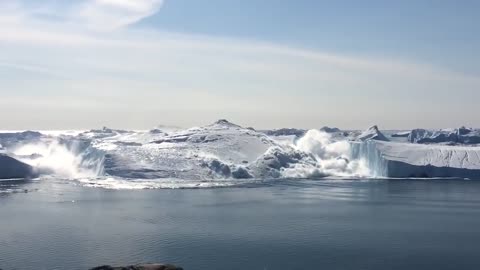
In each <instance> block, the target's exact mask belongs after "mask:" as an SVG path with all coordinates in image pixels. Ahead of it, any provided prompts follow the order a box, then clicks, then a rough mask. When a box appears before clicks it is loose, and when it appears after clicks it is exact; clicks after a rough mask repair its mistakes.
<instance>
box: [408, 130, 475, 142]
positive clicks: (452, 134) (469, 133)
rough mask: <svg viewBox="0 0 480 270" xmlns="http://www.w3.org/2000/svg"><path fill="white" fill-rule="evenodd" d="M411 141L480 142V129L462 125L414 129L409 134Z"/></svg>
mask: <svg viewBox="0 0 480 270" xmlns="http://www.w3.org/2000/svg"><path fill="white" fill-rule="evenodd" d="M408 141H409V142H411V143H420V144H438V143H443V144H470V145H471V144H480V130H478V129H469V128H465V127H461V128H458V129H444V130H426V129H414V130H412V131H411V132H410V134H409V136H408Z"/></svg>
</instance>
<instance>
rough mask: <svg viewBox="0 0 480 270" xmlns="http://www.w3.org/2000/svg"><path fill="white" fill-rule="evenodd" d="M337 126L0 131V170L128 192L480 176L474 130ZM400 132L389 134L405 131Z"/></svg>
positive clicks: (224, 122)
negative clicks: (18, 169) (286, 181)
mask: <svg viewBox="0 0 480 270" xmlns="http://www.w3.org/2000/svg"><path fill="white" fill-rule="evenodd" d="M336 130H337V129H334V128H328V129H323V130H321V129H312V130H308V131H307V130H302V129H288V128H285V129H277V130H271V131H256V130H255V129H253V128H244V127H242V126H239V125H237V124H234V123H231V122H229V121H227V120H224V119H222V120H219V121H216V122H214V123H212V124H210V125H206V126H203V127H193V128H188V129H180V128H178V129H177V128H168V130H164V129H163V128H162V127H157V128H155V129H152V130H145V131H138V130H137V131H129V130H118V129H111V128H106V127H105V128H102V129H94V130H89V131H82V132H76V133H73V132H67V131H65V132H61V131H55V132H42V133H39V132H35V131H27V132H8V133H1V132H0V145H1V150H0V151H1V153H0V155H1V156H2V159H0V169H2V168H3V169H4V168H7V165H8V166H10V165H9V164H14V163H15V164H16V165H15V166H24V167H23V168H31V170H32V171H34V172H36V173H38V174H40V175H41V176H42V175H54V176H56V177H60V178H62V179H72V180H76V181H80V182H81V183H82V184H84V185H87V186H92V187H104V188H122V189H123V188H132V189H134V187H133V186H135V188H139V187H141V188H159V187H161V188H163V187H165V188H170V187H172V188H182V187H186V188H193V187H218V186H231V185H236V184H243V183H245V182H248V181H256V180H263V179H275V178H323V177H361V178H363V177H367V178H368V177H399V178H403V177H460V178H480V159H479V156H480V147H475V146H470V145H467V144H466V143H463V144H460V143H459V142H460V141H461V142H472V141H475V140H476V136H477V135H478V131H477V130H474V129H467V128H460V129H450V130H441V132H431V131H427V130H416V131H412V132H408V134H409V135H410V136H411V137H412V138H414V139H413V142H414V143H409V142H407V141H406V139H402V140H394V141H389V140H388V139H387V137H386V136H385V135H384V134H383V133H382V132H381V131H380V130H379V128H378V127H377V126H372V127H370V128H368V129H367V130H365V131H363V132H357V131H348V132H347V131H345V132H338V131H336ZM327 131H335V132H333V133H329V132H327ZM394 132H396V133H393V132H390V131H387V132H386V134H388V136H392V135H390V134H395V135H397V136H401V137H402V138H405V135H406V134H407V132H401V133H400V132H398V131H394ZM439 134H440V135H441V136H440V135H439ZM452 134H453V135H452ZM454 135H455V136H456V143H455V145H454V146H452V145H447V144H451V140H450V141H449V140H447V142H444V141H445V140H442V142H441V143H440V142H435V143H429V144H426V143H420V142H423V141H422V140H425V138H429V139H431V140H433V139H432V138H434V139H435V140H436V141H438V140H439V139H438V138H443V139H444V138H450V136H454ZM393 137H395V136H393ZM459 138H461V139H459ZM450 139H451V138H450ZM400 141H401V142H400ZM4 170H5V169H4ZM24 171H25V172H28V170H24ZM5 175H6V173H4V175H3V176H2V175H0V178H1V177H5ZM20 175H26V174H22V173H20Z"/></svg>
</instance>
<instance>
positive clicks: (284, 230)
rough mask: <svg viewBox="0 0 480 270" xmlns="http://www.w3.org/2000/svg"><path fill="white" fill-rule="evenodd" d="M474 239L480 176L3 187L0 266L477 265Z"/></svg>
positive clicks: (478, 234) (479, 228)
mask: <svg viewBox="0 0 480 270" xmlns="http://www.w3.org/2000/svg"><path fill="white" fill-rule="evenodd" d="M24 190H25V191H26V192H24ZM12 192H13V193H12ZM479 243H480V181H463V180H436V181H413V180H370V181H364V180H363V181H360V180H316V181H314V180H294V181H293V180H292V181H272V182H266V183H263V184H260V185H255V186H253V185H252V186H244V187H237V188H220V189H197V190H141V191H133V190H128V191H117V190H104V189H97V188H85V187H81V186H78V185H75V184H73V183H71V182H64V181H60V180H48V181H47V180H43V181H34V182H19V181H15V182H0V268H3V269H4V270H5V269H87V268H89V267H93V266H96V265H102V264H115V265H117V264H135V263H139V262H169V263H175V264H178V265H181V266H183V267H184V268H185V269H187V270H190V269H259V270H264V269H329V270H334V269H369V270H372V269H373V270H374V269H382V270H384V269H402V270H404V269H435V270H440V269H455V270H458V269H480V255H479V250H480V249H479Z"/></svg>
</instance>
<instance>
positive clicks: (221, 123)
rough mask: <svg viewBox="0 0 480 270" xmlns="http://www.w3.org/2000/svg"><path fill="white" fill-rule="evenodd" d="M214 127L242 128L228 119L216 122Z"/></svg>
mask: <svg viewBox="0 0 480 270" xmlns="http://www.w3.org/2000/svg"><path fill="white" fill-rule="evenodd" d="M212 125H219V126H226V127H240V126H239V125H236V124H234V123H232V122H230V121H228V120H226V119H219V120H217V121H215V123H213V124H212Z"/></svg>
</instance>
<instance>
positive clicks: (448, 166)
mask: <svg viewBox="0 0 480 270" xmlns="http://www.w3.org/2000/svg"><path fill="white" fill-rule="evenodd" d="M352 157H353V158H356V159H364V160H365V161H366V162H367V166H368V167H369V169H370V171H371V175H372V176H374V177H392V178H409V177H415V178H434V177H455V178H470V179H480V147H473V146H448V145H423V144H411V143H401V142H385V141H374V140H371V141H367V142H352Z"/></svg>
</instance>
